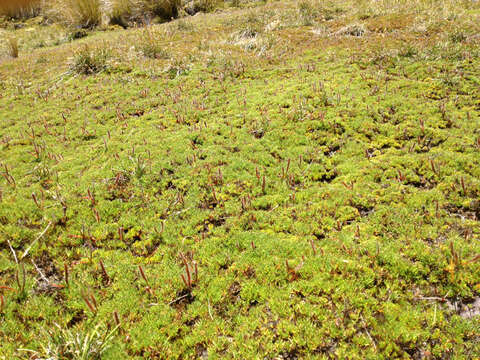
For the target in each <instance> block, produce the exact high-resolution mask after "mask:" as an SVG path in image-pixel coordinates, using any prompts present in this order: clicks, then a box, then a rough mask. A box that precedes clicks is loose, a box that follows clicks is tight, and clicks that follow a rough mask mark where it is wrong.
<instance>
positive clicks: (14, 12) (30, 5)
mask: <svg viewBox="0 0 480 360" xmlns="http://www.w3.org/2000/svg"><path fill="white" fill-rule="evenodd" d="M39 4H40V0H0V16H7V17H10V18H25V17H30V16H34V15H36V14H37V13H38V11H39Z"/></svg>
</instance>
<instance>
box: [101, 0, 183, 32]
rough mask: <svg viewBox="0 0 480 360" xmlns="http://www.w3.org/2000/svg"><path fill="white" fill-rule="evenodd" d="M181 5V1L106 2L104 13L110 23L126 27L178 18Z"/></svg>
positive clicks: (124, 0) (123, 0) (111, 0)
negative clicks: (157, 19)
mask: <svg viewBox="0 0 480 360" xmlns="http://www.w3.org/2000/svg"><path fill="white" fill-rule="evenodd" d="M181 5H182V1H181V0H104V12H105V16H106V17H107V18H108V19H109V21H110V23H112V24H117V25H121V26H124V27H126V26H128V25H129V24H131V23H149V22H150V21H151V20H152V19H153V18H155V17H158V18H159V19H160V20H163V21H168V20H171V19H174V18H177V17H178V14H179V10H180V6H181Z"/></svg>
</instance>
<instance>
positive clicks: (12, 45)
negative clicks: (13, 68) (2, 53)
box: [7, 37, 18, 58]
mask: <svg viewBox="0 0 480 360" xmlns="http://www.w3.org/2000/svg"><path fill="white" fill-rule="evenodd" d="M7 54H8V56H10V57H12V58H18V40H17V38H15V37H9V38H8V39H7Z"/></svg>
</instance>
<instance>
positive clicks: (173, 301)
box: [168, 293, 190, 305]
mask: <svg viewBox="0 0 480 360" xmlns="http://www.w3.org/2000/svg"><path fill="white" fill-rule="evenodd" d="M188 295H190V294H189V293H188V294H185V295H182V296H180V297H178V298H176V299H175V300H172V301H170V302H169V303H168V305H173V304H175V303H177V302H179V301H180V300H182V299H185V298H186V297H187V296H188Z"/></svg>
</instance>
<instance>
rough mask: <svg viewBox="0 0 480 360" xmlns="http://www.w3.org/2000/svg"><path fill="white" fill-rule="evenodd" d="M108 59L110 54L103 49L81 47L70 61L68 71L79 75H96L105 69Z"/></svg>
mask: <svg viewBox="0 0 480 360" xmlns="http://www.w3.org/2000/svg"><path fill="white" fill-rule="evenodd" d="M109 58H110V52H109V50H108V49H107V48H105V47H99V48H98V47H97V48H90V47H89V46H88V45H85V46H82V47H81V48H80V49H79V50H77V51H76V52H75V54H74V56H73V58H72V60H71V61H70V71H72V72H73V73H76V74H81V75H92V74H97V73H99V72H101V71H104V70H106V69H107V67H108V59H109Z"/></svg>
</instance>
